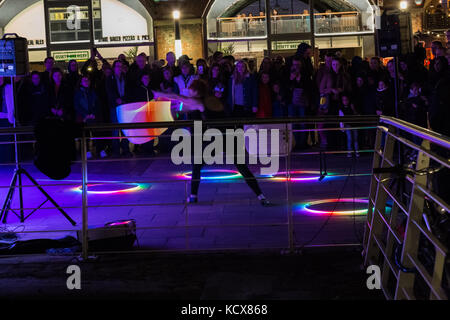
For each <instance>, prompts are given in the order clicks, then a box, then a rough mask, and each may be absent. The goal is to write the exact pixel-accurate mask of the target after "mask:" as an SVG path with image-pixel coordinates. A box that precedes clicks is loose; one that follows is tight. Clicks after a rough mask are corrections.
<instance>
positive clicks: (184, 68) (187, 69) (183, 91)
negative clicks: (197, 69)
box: [174, 60, 198, 97]
mask: <svg viewBox="0 0 450 320" xmlns="http://www.w3.org/2000/svg"><path fill="white" fill-rule="evenodd" d="M180 67H181V74H180V75H179V76H177V77H175V78H174V81H175V83H176V84H177V86H178V89H179V92H180V95H182V96H185V97H189V87H190V86H191V84H192V82H194V80H197V79H198V77H197V76H196V75H194V74H192V65H191V63H190V62H189V61H188V60H182V62H181V65H180Z"/></svg>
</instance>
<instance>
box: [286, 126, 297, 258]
mask: <svg viewBox="0 0 450 320" xmlns="http://www.w3.org/2000/svg"><path fill="white" fill-rule="evenodd" d="M285 134H286V150H287V155H286V201H287V206H288V208H287V212H288V233H289V253H294V247H295V243H294V242H295V239H294V224H293V221H292V220H293V216H292V203H291V202H292V198H291V148H290V146H291V144H290V143H291V139H290V138H291V132H290V131H289V124H287V123H286V125H285Z"/></svg>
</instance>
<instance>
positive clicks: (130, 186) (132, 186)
mask: <svg viewBox="0 0 450 320" xmlns="http://www.w3.org/2000/svg"><path fill="white" fill-rule="evenodd" d="M117 185H122V186H123V188H121V189H117V190H91V191H89V187H98V186H117ZM87 187H88V193H90V194H122V193H131V192H136V191H139V190H142V189H143V187H142V186H141V185H140V184H136V183H118V184H117V183H94V184H88V185H87ZM75 191H77V192H83V186H79V187H76V188H75Z"/></svg>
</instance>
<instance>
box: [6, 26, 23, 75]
mask: <svg viewBox="0 0 450 320" xmlns="http://www.w3.org/2000/svg"><path fill="white" fill-rule="evenodd" d="M10 36H14V38H9V37H10ZM28 70H29V63H28V40H27V39H25V38H21V37H19V36H18V35H17V34H15V33H14V34H13V33H6V34H5V35H4V36H3V38H2V39H0V77H15V76H24V75H26V74H27V73H28Z"/></svg>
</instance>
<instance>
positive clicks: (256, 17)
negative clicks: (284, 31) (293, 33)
mask: <svg viewBox="0 0 450 320" xmlns="http://www.w3.org/2000/svg"><path fill="white" fill-rule="evenodd" d="M340 14H343V15H349V14H354V15H358V14H359V12H358V11H344V12H322V13H320V12H319V13H314V15H315V16H331V15H340ZM309 16H310V14H309V13H308V14H305V13H297V14H277V15H275V16H274V15H271V17H272V18H273V19H275V18H280V17H281V18H283V17H309ZM265 18H266V15H264V16H253V17H240V18H238V17H219V18H217V20H237V19H265Z"/></svg>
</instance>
